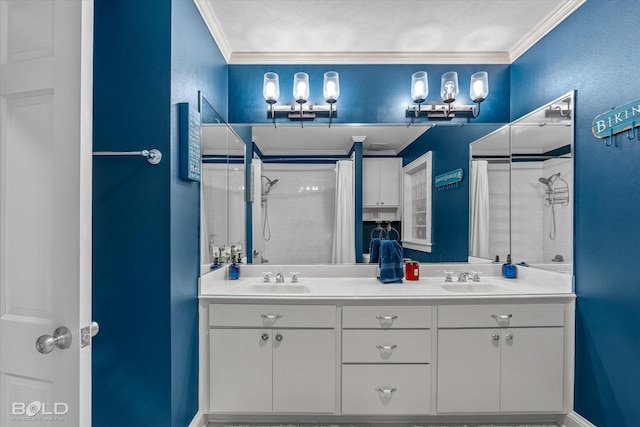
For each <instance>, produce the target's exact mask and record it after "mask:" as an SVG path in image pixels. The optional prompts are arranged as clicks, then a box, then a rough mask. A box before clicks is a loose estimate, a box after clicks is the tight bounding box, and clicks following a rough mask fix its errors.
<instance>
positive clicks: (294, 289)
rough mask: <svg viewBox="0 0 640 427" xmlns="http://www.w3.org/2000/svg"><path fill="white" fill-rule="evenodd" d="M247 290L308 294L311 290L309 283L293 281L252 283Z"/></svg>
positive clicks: (264, 292)
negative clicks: (293, 282) (292, 282)
mask: <svg viewBox="0 0 640 427" xmlns="http://www.w3.org/2000/svg"><path fill="white" fill-rule="evenodd" d="M247 290H248V291H249V292H251V293H261V294H308V293H310V292H311V290H310V289H309V287H308V286H307V285H300V284H291V283H282V284H277V285H275V284H269V283H265V284H264V285H251V286H249V287H248V288H247Z"/></svg>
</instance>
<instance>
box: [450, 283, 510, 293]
mask: <svg viewBox="0 0 640 427" xmlns="http://www.w3.org/2000/svg"><path fill="white" fill-rule="evenodd" d="M440 286H442V289H444V290H445V291H448V292H460V293H479V294H492V293H504V292H505V291H506V292H510V291H511V290H510V289H509V288H508V287H506V286H503V285H496V284H495V283H482V282H480V283H479V282H472V283H469V282H466V283H465V282H462V283H460V282H454V283H441V284H440Z"/></svg>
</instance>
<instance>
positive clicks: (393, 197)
mask: <svg viewBox="0 0 640 427" xmlns="http://www.w3.org/2000/svg"><path fill="white" fill-rule="evenodd" d="M401 171H402V159H400V158H395V157H384V158H374V157H366V158H364V159H363V161H362V205H363V206H364V207H368V208H384V207H388V208H397V207H398V206H400V191H401V188H400V177H401Z"/></svg>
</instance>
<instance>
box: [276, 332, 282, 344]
mask: <svg viewBox="0 0 640 427" xmlns="http://www.w3.org/2000/svg"><path fill="white" fill-rule="evenodd" d="M276 341H278V342H280V341H282V335H280V334H277V335H276Z"/></svg>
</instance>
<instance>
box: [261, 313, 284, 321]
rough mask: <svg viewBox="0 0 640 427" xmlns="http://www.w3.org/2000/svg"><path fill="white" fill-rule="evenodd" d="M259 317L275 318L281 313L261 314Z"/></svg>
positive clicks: (280, 315)
mask: <svg viewBox="0 0 640 427" xmlns="http://www.w3.org/2000/svg"><path fill="white" fill-rule="evenodd" d="M260 317H262V318H263V319H264V320H277V319H280V318H281V317H282V314H261V315H260Z"/></svg>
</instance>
